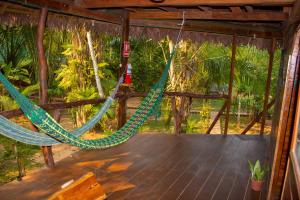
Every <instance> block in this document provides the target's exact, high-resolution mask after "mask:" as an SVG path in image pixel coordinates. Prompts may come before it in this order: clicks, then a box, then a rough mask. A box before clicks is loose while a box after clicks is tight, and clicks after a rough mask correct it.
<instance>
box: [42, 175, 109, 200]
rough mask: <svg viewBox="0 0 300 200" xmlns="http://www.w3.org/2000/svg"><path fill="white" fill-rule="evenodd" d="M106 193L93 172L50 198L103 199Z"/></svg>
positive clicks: (71, 199) (62, 199) (60, 199)
mask: <svg viewBox="0 0 300 200" xmlns="http://www.w3.org/2000/svg"><path fill="white" fill-rule="evenodd" d="M103 199H106V195H105V193H104V191H103V189H102V187H101V185H100V184H99V183H98V181H97V179H96V177H95V175H94V174H93V173H92V172H89V173H87V174H86V175H84V176H82V177H81V178H79V179H78V180H77V181H75V182H73V183H71V184H70V185H69V186H67V187H65V188H63V189H62V190H60V191H58V192H56V193H55V194H53V195H52V196H51V197H50V198H49V199H48V200H103Z"/></svg>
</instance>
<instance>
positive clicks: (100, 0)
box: [75, 0, 294, 8]
mask: <svg viewBox="0 0 300 200" xmlns="http://www.w3.org/2000/svg"><path fill="white" fill-rule="evenodd" d="M75 3H76V4H77V5H80V6H83V7H85V8H117V7H161V6H200V5H208V6H245V5H256V6H267V5H273V6H276V5H278V6H279V5H280V6H283V5H284V6H287V5H292V4H293V3H294V0H242V1H237V0H189V1H186V0H165V1H163V2H161V3H155V2H152V1H150V0H123V1H120V0H76V1H75Z"/></svg>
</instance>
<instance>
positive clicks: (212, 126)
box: [206, 102, 227, 134]
mask: <svg viewBox="0 0 300 200" xmlns="http://www.w3.org/2000/svg"><path fill="white" fill-rule="evenodd" d="M226 107H227V102H225V103H224V105H223V106H222V108H221V109H220V111H219V112H218V114H217V116H216V117H215V119H214V121H213V122H212V123H211V125H210V126H209V128H208V130H207V131H206V134H210V132H211V130H212V129H213V128H214V126H215V125H216V123H217V121H218V120H219V118H220V117H221V115H222V113H223V112H224V110H225V108H226Z"/></svg>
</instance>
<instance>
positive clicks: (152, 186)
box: [0, 134, 267, 200]
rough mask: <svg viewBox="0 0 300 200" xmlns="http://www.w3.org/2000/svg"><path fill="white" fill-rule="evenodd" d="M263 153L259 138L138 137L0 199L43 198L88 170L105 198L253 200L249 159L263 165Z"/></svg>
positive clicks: (2, 191)
mask: <svg viewBox="0 0 300 200" xmlns="http://www.w3.org/2000/svg"><path fill="white" fill-rule="evenodd" d="M266 149H267V145H266V140H265V138H262V137H260V136H242V137H241V136H232V135H228V136H226V137H224V136H222V135H200V134H198V135H180V136H176V135H170V134H145V135H137V136H136V137H134V138H133V139H131V140H130V141H128V142H127V143H125V144H122V145H119V146H117V147H115V148H112V149H107V150H104V151H103V150H102V151H101V150H93V151H80V152H77V153H75V154H74V155H72V157H70V158H67V159H64V160H62V161H61V162H59V163H57V167H56V168H55V169H54V170H49V169H42V170H39V171H36V172H34V173H31V174H29V175H28V176H27V177H25V178H24V181H22V182H13V183H9V184H6V185H4V186H2V187H0V196H1V200H8V199H9V200H10V199H20V197H22V199H25V200H26V199H30V200H34V199H45V198H47V197H48V196H49V195H50V194H52V193H53V192H55V191H57V190H58V189H59V188H60V186H61V184H63V183H64V182H66V181H68V180H70V179H76V178H79V177H80V176H82V175H84V174H85V173H87V172H89V171H92V172H94V173H95V174H96V176H97V179H98V181H100V183H101V185H102V186H103V188H104V190H105V192H106V194H108V197H109V198H108V199H130V200H135V199H146V200H148V199H150V200H152V199H153V200H157V199H164V200H169V199H172V200H173V199H189V200H190V199H197V198H198V199H205V200H206V199H213V200H218V199H222V200H223V199H225V200H226V199H228V200H231V199H233V200H234V199H238V200H242V199H245V200H250V199H251V200H252V199H255V198H256V196H255V193H253V192H252V190H251V188H250V184H249V183H250V182H249V169H248V160H256V159H260V160H261V161H262V162H265V161H266V159H267V158H266V153H263V152H266ZM259 195H260V196H262V194H259Z"/></svg>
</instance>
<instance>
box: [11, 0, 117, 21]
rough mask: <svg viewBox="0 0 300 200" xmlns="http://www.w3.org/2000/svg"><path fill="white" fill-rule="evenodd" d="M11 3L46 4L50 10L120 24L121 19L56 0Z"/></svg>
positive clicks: (29, 5) (33, 5)
mask: <svg viewBox="0 0 300 200" xmlns="http://www.w3.org/2000/svg"><path fill="white" fill-rule="evenodd" d="M12 3H14V4H21V5H23V6H27V7H35V8H40V7H45V6H47V7H48V9H49V11H50V12H57V13H61V14H66V15H73V16H77V17H82V18H88V19H93V20H96V21H104V22H110V23H115V24H120V21H121V20H120V17H119V16H118V15H114V14H108V13H104V12H99V11H97V12H95V11H91V10H88V9H85V8H82V7H79V6H75V5H70V4H67V3H64V2H61V1H57V0H26V1H25V3H23V2H16V1H13V2H12Z"/></svg>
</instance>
